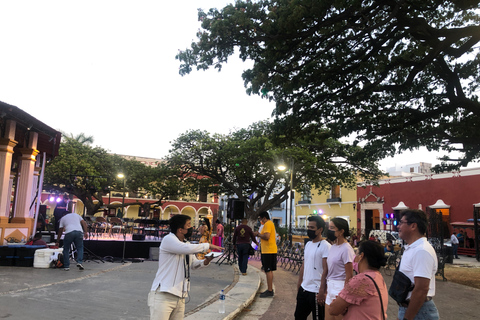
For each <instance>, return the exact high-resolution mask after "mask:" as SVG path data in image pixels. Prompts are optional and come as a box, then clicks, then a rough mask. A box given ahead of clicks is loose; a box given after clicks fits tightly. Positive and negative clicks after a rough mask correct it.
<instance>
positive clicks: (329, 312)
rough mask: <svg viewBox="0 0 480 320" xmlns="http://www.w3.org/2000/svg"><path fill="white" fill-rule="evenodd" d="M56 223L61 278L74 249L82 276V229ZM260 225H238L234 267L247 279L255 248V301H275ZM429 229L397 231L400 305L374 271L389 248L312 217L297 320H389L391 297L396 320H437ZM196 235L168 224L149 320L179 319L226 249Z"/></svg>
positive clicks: (72, 222) (73, 217)
mask: <svg viewBox="0 0 480 320" xmlns="http://www.w3.org/2000/svg"><path fill="white" fill-rule="evenodd" d="M62 211H63V210H62ZM58 221H59V223H58V236H57V239H60V238H61V236H62V234H63V233H65V239H64V251H65V252H64V259H65V260H64V268H65V270H69V262H70V261H69V252H68V250H69V248H70V243H72V242H73V243H75V245H76V247H77V251H78V258H77V267H78V268H79V269H80V270H83V269H84V267H83V265H82V251H83V250H82V248H83V243H82V242H83V238H84V236H85V232H86V223H85V221H84V220H83V219H82V218H81V217H80V216H79V215H77V214H75V213H69V212H66V210H65V211H63V212H62V217H61V218H60V219H58ZM258 222H259V223H260V224H261V226H260V228H259V229H258V231H253V230H252V228H251V227H249V226H248V221H247V219H243V220H241V222H240V223H239V224H238V226H236V228H235V229H234V230H233V232H232V234H231V241H232V244H233V246H234V247H235V249H236V252H237V254H238V267H239V269H240V272H241V274H242V275H247V268H248V257H249V255H250V254H251V250H252V244H255V246H256V247H257V246H258V247H260V250H261V262H262V270H263V272H265V275H266V279H267V290H265V291H264V292H262V293H261V294H260V297H261V298H273V297H274V290H273V287H274V286H273V279H274V276H273V275H274V271H276V267H277V250H278V249H277V240H278V239H277V237H278V234H277V232H276V229H275V225H274V223H273V222H272V221H271V220H270V215H269V213H268V212H261V213H260V214H259V216H258ZM214 226H215V231H216V233H215V234H216V237H219V238H220V240H219V241H220V243H221V242H223V241H222V240H223V238H224V226H223V224H222V223H221V222H220V221H219V220H216V221H215V225H214ZM426 228H427V217H426V215H425V213H424V212H423V211H420V210H406V211H404V212H403V213H402V217H401V220H400V221H399V224H398V231H399V235H400V238H401V239H402V240H404V241H405V243H406V245H405V246H404V248H403V250H404V253H403V257H402V260H401V263H400V265H399V267H398V268H397V271H396V272H395V275H394V278H393V281H394V282H395V281H397V280H398V279H396V277H397V276H398V277H402V276H403V277H404V278H406V279H408V281H409V283H410V285H409V286H407V287H406V288H402V290H403V291H404V292H400V293H401V294H404V295H403V297H402V298H399V296H401V294H400V293H399V292H392V288H390V291H389V290H388V289H387V286H386V284H385V281H384V279H383V277H382V274H381V273H380V271H379V270H380V268H381V267H382V266H385V264H386V261H387V257H388V255H389V254H393V253H394V252H395V246H394V245H393V243H392V242H391V241H390V240H388V241H387V243H386V244H385V245H382V244H380V243H379V241H377V239H372V240H370V239H369V240H361V241H358V239H357V238H356V237H353V235H350V228H349V224H348V222H347V221H346V220H345V219H342V218H338V217H337V218H333V219H331V220H330V221H329V223H328V224H326V223H325V221H324V220H323V219H322V218H321V217H320V216H310V217H309V218H308V225H307V236H308V238H309V240H310V241H308V242H307V243H306V244H305V248H304V255H303V258H304V261H303V264H302V266H301V268H300V270H299V278H298V284H297V296H296V308H295V311H294V314H293V316H294V318H295V319H297V320H300V319H305V320H306V319H307V318H308V317H309V316H310V314H312V315H313V319H327V320H336V319H379V320H380V319H386V316H387V306H388V299H389V295H390V296H391V298H393V299H395V300H396V302H397V304H398V306H399V307H398V308H399V309H398V319H408V320H412V319H439V315H438V311H437V309H436V306H435V304H434V302H433V297H434V296H435V281H434V277H435V273H436V271H437V257H436V253H435V251H434V249H433V248H432V246H431V245H430V244H429V242H428V241H427V239H426V237H425V232H426ZM193 229H194V228H193V226H192V220H191V218H190V217H189V216H186V215H181V214H180V215H175V216H173V217H172V218H171V219H170V233H169V234H168V235H166V236H165V237H164V238H163V240H162V242H161V244H160V247H159V266H158V270H157V273H156V276H155V279H154V281H153V284H152V287H151V291H150V293H149V297H148V305H149V307H150V315H151V319H183V316H184V310H185V299H186V298H187V297H188V291H189V286H190V270H191V269H196V268H200V267H205V266H208V265H209V263H210V261H211V260H212V259H213V255H212V254H210V252H211V251H222V250H223V249H224V248H223V247H222V246H219V245H215V244H212V236H213V229H214V228H213V227H212V225H211V223H210V220H209V219H206V218H205V219H202V220H201V223H200V226H199V228H198V229H197V230H196V233H197V235H198V236H199V241H198V243H190V242H189V241H188V240H189V239H190V237H191V236H192V235H193V234H194V230H193ZM323 235H326V237H324V236H323ZM34 240H35V241H39V239H34ZM349 240H350V241H349ZM352 240H353V241H352ZM451 240H452V244H453V245H457V247H458V243H459V239H458V237H457V235H455V234H452V237H451ZM455 240H457V241H455ZM40 241H41V239H40ZM57 244H58V240H57ZM356 245H358V247H357V246H356ZM454 254H455V255H456V250H455V247H454ZM397 289H398V288H397ZM398 290H400V289H398Z"/></svg>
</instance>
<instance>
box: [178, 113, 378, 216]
mask: <svg viewBox="0 0 480 320" xmlns="http://www.w3.org/2000/svg"><path fill="white" fill-rule="evenodd" d="M318 130H320V129H318V128H316V129H315V130H313V128H312V130H311V131H310V133H311V135H310V136H308V135H304V136H303V137H302V138H300V139H296V140H295V142H292V140H290V139H281V138H278V137H277V136H276V135H275V134H274V132H273V130H272V124H271V123H268V122H259V123H254V124H252V125H251V126H250V127H248V128H246V129H237V130H236V131H233V132H232V133H230V134H228V135H222V134H210V133H208V132H206V131H200V130H190V131H187V132H186V133H184V134H182V135H180V137H179V138H177V139H176V140H175V141H174V142H173V143H172V150H171V154H170V158H169V161H171V162H173V163H177V164H178V165H181V166H182V167H183V168H184V170H186V172H188V173H190V174H195V175H199V176H206V177H209V178H211V179H212V180H214V181H216V182H217V183H218V184H219V186H220V187H221V188H223V190H219V192H221V191H223V192H225V193H226V194H230V195H235V196H236V197H237V198H239V199H240V200H243V201H245V203H246V215H247V217H248V218H249V219H250V220H254V219H256V218H257V214H258V213H259V212H262V211H266V210H269V209H271V208H273V207H274V206H275V205H278V204H280V203H281V202H283V201H285V200H286V198H287V195H288V191H289V190H290V176H292V178H293V180H292V181H291V182H292V186H293V188H294V189H295V190H297V191H301V192H308V193H310V192H311V191H310V188H311V187H314V188H317V189H318V190H319V191H321V190H326V189H329V188H331V187H332V185H343V186H355V183H356V181H357V177H358V176H359V175H361V176H363V177H364V178H372V179H374V178H377V177H378V176H379V175H380V174H381V173H380V171H379V170H378V169H377V167H376V164H375V161H373V160H371V159H370V158H368V157H366V156H365V154H364V153H363V150H362V149H361V148H360V147H356V146H351V145H346V144H341V143H340V142H338V141H337V140H335V139H334V138H332V137H331V136H330V135H329V133H328V131H327V130H323V131H322V132H319V131H318ZM313 133H315V134H313ZM280 163H286V164H287V166H289V168H288V169H289V170H291V169H292V168H291V166H292V164H293V172H290V171H288V172H287V173H286V172H282V171H280V170H278V168H277V167H278V165H279V164H280ZM289 173H292V175H290V174H289Z"/></svg>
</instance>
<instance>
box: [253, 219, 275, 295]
mask: <svg viewBox="0 0 480 320" xmlns="http://www.w3.org/2000/svg"><path fill="white" fill-rule="evenodd" d="M258 219H259V220H260V222H261V223H262V225H263V228H262V231H261V232H255V236H256V237H259V238H260V241H261V242H260V244H261V249H262V267H263V271H265V275H266V276H267V287H268V289H267V290H266V291H265V292H262V293H261V294H260V298H267V297H273V271H275V270H277V241H276V234H277V232H276V231H275V225H274V224H273V222H272V221H271V220H270V216H269V214H268V212H266V211H265V212H261V213H260V214H259V215H258Z"/></svg>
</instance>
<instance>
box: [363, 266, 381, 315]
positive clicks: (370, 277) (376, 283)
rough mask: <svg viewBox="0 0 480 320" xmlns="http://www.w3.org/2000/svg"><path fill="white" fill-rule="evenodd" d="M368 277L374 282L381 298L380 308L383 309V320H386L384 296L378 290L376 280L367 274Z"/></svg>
mask: <svg viewBox="0 0 480 320" xmlns="http://www.w3.org/2000/svg"><path fill="white" fill-rule="evenodd" d="M365 275H366V276H367V277H369V278H370V280H372V281H373V284H374V285H375V288H377V292H378V296H379V297H380V306H381V307H382V318H383V320H385V309H384V308H383V300H382V294H381V293H380V289H378V286H377V283H376V282H375V280H373V278H372V277H370V276H369V275H368V274H365Z"/></svg>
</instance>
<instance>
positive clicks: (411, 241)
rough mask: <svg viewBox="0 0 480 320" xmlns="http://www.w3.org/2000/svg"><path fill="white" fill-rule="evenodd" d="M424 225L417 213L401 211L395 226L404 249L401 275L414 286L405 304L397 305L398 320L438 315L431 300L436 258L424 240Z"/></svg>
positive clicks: (422, 217)
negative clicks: (403, 241) (404, 244)
mask: <svg viewBox="0 0 480 320" xmlns="http://www.w3.org/2000/svg"><path fill="white" fill-rule="evenodd" d="M427 226H428V222H427V216H426V215H425V213H424V212H423V211H421V210H405V211H403V212H402V218H401V219H400V222H399V224H398V233H399V235H400V238H402V239H403V240H405V242H406V243H407V245H406V246H405V251H404V253H403V256H402V260H401V262H400V271H401V272H403V273H404V274H405V275H406V276H407V277H409V278H410V281H412V283H413V284H414V285H415V286H414V288H413V290H412V291H411V292H409V294H408V296H407V301H406V302H405V303H401V304H399V310H398V319H403V320H405V319H407V320H413V319H415V320H423V319H429V320H436V319H439V314H438V310H437V307H436V306H435V303H434V302H433V300H432V299H433V297H434V296H435V273H436V272H437V267H438V262H437V255H436V253H435V250H434V249H433V247H432V245H431V244H430V243H429V242H428V241H427V238H425V236H424V235H425V232H426V230H427Z"/></svg>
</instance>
